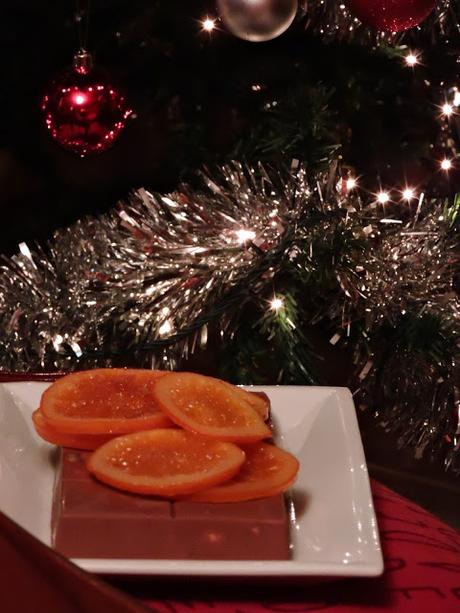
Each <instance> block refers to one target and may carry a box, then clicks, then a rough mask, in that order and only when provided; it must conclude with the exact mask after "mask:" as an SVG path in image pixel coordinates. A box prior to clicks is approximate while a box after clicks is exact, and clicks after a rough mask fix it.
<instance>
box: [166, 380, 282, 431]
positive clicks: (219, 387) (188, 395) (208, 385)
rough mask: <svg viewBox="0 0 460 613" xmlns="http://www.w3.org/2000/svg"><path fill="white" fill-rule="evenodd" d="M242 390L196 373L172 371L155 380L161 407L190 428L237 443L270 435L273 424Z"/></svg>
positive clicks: (176, 421) (182, 424)
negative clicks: (258, 410) (249, 401)
mask: <svg viewBox="0 0 460 613" xmlns="http://www.w3.org/2000/svg"><path fill="white" fill-rule="evenodd" d="M241 391H244V390H240V389H238V388H234V387H233V386H231V385H230V384H228V383H226V382H224V381H220V380H219V379H213V378H211V377H205V376H203V375H197V374H194V373H171V374H169V375H168V376H167V377H163V378H161V379H158V380H157V381H156V383H155V398H156V400H157V404H158V407H159V408H160V409H161V410H162V411H163V412H164V413H165V415H167V416H168V417H169V418H170V419H171V420H172V421H173V422H174V423H175V424H177V425H179V426H181V427H182V428H185V429H186V430H189V431H190V432H195V433H196V434H201V435H203V436H209V437H211V438H215V439H218V440H221V441H231V442H235V443H251V442H255V441H260V440H262V439H264V438H269V437H270V436H271V430H270V428H269V427H268V426H267V425H266V424H265V423H264V421H263V419H262V418H261V417H260V415H259V414H258V413H257V411H255V410H254V409H253V408H252V407H251V405H250V404H249V403H248V402H247V401H246V398H245V395H243V394H241Z"/></svg>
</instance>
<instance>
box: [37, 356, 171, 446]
mask: <svg viewBox="0 0 460 613" xmlns="http://www.w3.org/2000/svg"><path fill="white" fill-rule="evenodd" d="M167 376H169V374H168V373H167V372H165V371H151V370H135V369H122V368H102V369H96V370H87V371H82V372H77V373H72V374H70V375H67V376H65V377H62V379H59V380H58V381H56V382H55V383H53V384H52V385H51V386H50V387H49V388H48V389H47V390H46V391H45V393H44V394H43V396H42V398H41V403H40V409H41V411H42V413H43V416H44V418H45V419H46V421H47V423H48V425H49V426H50V427H51V428H53V429H54V430H58V431H59V432H66V433H78V434H107V433H110V434H124V433H127V432H137V431H138V430H150V429H152V428H165V427H168V426H171V425H172V423H171V421H170V420H169V419H168V418H167V417H166V416H165V415H164V414H163V413H162V412H161V411H160V410H159V408H158V404H157V401H156V397H155V395H154V385H155V382H156V381H157V380H159V379H160V378H163V377H165V378H166V377H167Z"/></svg>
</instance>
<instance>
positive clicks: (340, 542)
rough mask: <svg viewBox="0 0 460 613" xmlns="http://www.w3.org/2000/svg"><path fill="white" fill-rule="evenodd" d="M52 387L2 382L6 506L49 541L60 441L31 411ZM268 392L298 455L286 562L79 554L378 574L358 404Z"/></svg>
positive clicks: (155, 564)
mask: <svg viewBox="0 0 460 613" xmlns="http://www.w3.org/2000/svg"><path fill="white" fill-rule="evenodd" d="M48 385H49V384H47V383H37V382H32V383H5V384H2V385H0V510H1V511H3V512H4V513H5V514H6V515H8V516H9V517H11V518H12V519H14V520H15V521H16V522H17V523H18V524H20V525H21V526H22V527H24V528H25V529H26V530H28V531H29V532H30V533H32V534H33V535H34V536H35V537H37V538H38V539H40V540H41V541H43V542H44V543H45V544H46V545H49V544H50V516H51V499H52V489H53V480H54V466H53V462H52V456H53V454H52V446H51V445H49V444H48V443H45V442H44V441H42V440H41V439H40V438H39V437H38V436H37V434H36V433H35V431H34V428H33V425H32V421H31V417H30V416H31V414H32V411H33V410H34V409H35V408H36V407H37V406H38V405H39V400H40V396H41V394H42V393H43V391H44V390H45V389H46V387H47V386H48ZM251 389H253V390H256V391H264V392H266V393H267V394H268V395H269V397H270V400H271V403H272V417H273V421H274V423H275V427H276V430H277V432H278V436H277V440H278V444H279V445H280V446H281V447H283V448H285V449H287V450H289V451H291V452H292V453H293V454H294V455H296V456H297V458H298V459H299V461H300V466H301V468H300V473H299V477H298V479H297V482H296V484H295V486H294V488H293V490H292V492H291V495H292V500H293V505H292V507H293V508H294V509H295V516H293V518H292V520H293V524H292V526H291V535H292V558H291V559H290V560H287V561H249V562H248V561H243V562H242V561H215V560H213V561H201V560H200V561H196V560H106V559H78V560H73V561H74V562H75V563H76V564H78V565H79V566H81V567H82V568H84V569H85V570H88V571H92V572H97V573H107V574H136V575H157V576H158V575H170V576H171V575H180V576H220V577H231V576H246V577H247V576H253V577H278V578H281V577H286V578H287V577H351V576H354V577H364V576H366V577H373V576H377V575H379V574H381V573H382V571H383V560H382V553H381V549H380V543H379V536H378V529H377V522H376V518H375V514H374V508H373V504H372V498H371V492H370V488H369V479H368V474H367V468H366V462H365V458H364V453H363V448H362V444H361V438H360V434H359V430H358V424H357V420H356V414H355V408H354V405H353V400H352V397H351V394H350V392H349V391H348V390H347V389H345V388H331V387H254V388H251Z"/></svg>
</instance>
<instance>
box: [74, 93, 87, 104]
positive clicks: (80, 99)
mask: <svg viewBox="0 0 460 613" xmlns="http://www.w3.org/2000/svg"><path fill="white" fill-rule="evenodd" d="M73 101H74V102H75V104H85V102H86V96H85V95H84V94H75V95H74V97H73Z"/></svg>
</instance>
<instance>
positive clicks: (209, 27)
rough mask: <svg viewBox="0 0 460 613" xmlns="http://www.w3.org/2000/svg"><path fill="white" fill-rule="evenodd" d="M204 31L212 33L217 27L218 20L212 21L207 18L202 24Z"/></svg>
mask: <svg viewBox="0 0 460 613" xmlns="http://www.w3.org/2000/svg"><path fill="white" fill-rule="evenodd" d="M201 23H202V26H203V30H205V31H206V32H212V31H213V30H214V28H215V27H216V20H215V19H211V18H210V17H206V19H204V20H203V21H202V22H201Z"/></svg>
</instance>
